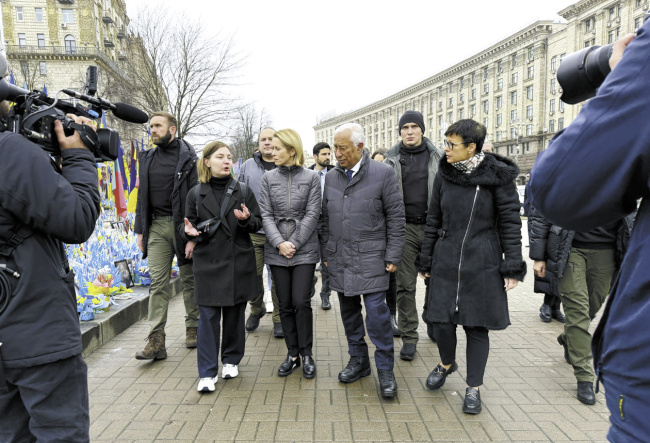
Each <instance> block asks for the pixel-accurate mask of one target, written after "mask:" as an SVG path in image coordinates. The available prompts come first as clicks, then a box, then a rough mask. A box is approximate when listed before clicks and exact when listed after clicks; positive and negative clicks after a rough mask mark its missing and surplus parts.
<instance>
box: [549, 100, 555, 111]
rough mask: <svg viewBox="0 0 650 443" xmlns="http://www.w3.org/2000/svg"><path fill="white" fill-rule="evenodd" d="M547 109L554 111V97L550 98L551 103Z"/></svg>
mask: <svg viewBox="0 0 650 443" xmlns="http://www.w3.org/2000/svg"><path fill="white" fill-rule="evenodd" d="M548 110H549V111H550V112H555V99H554V98H553V99H551V103H550V105H549V107H548Z"/></svg>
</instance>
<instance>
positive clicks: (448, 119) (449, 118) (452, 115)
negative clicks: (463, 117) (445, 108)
mask: <svg viewBox="0 0 650 443" xmlns="http://www.w3.org/2000/svg"><path fill="white" fill-rule="evenodd" d="M447 121H448V122H449V123H451V122H453V121H454V113H453V112H449V113H447Z"/></svg>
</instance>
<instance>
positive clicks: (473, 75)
mask: <svg viewBox="0 0 650 443" xmlns="http://www.w3.org/2000/svg"><path fill="white" fill-rule="evenodd" d="M474 83H476V72H472V84H474Z"/></svg>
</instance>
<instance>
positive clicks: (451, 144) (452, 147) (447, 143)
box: [445, 140, 467, 151]
mask: <svg viewBox="0 0 650 443" xmlns="http://www.w3.org/2000/svg"><path fill="white" fill-rule="evenodd" d="M465 144H467V143H454V142H450V141H449V140H445V146H446V147H448V148H449V150H451V151H453V150H454V147H455V146H456V145H465Z"/></svg>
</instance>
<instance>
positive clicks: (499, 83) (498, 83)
mask: <svg viewBox="0 0 650 443" xmlns="http://www.w3.org/2000/svg"><path fill="white" fill-rule="evenodd" d="M502 89H503V79H502V78H500V79H498V80H497V91H500V90H502Z"/></svg>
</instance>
